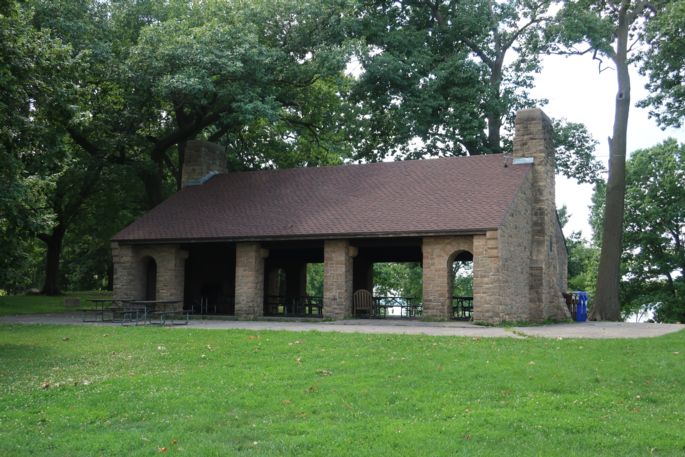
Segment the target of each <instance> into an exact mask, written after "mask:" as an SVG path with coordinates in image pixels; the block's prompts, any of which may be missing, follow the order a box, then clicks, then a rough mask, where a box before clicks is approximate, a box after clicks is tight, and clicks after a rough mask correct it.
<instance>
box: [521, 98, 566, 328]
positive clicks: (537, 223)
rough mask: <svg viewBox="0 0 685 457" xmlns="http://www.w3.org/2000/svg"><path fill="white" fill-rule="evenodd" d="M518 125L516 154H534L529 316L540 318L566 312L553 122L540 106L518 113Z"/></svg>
mask: <svg viewBox="0 0 685 457" xmlns="http://www.w3.org/2000/svg"><path fill="white" fill-rule="evenodd" d="M515 129H516V131H515V136H514V152H513V156H514V157H515V158H518V157H532V158H533V174H532V192H533V195H532V221H531V253H530V264H529V280H528V284H529V302H530V316H529V320H530V321H532V322H541V321H544V320H545V319H548V318H560V317H563V316H565V315H566V313H567V311H566V307H565V306H564V305H563V302H562V296H561V292H562V291H565V289H566V284H565V283H563V284H562V282H563V277H564V276H565V274H564V273H563V271H562V270H564V269H565V268H564V267H563V266H561V265H560V263H559V259H558V254H559V252H558V249H557V245H558V242H557V239H558V238H557V226H558V219H557V216H556V202H555V188H554V185H555V182H554V173H555V159H554V145H553V140H552V123H551V121H550V120H549V118H548V117H547V116H546V115H545V114H544V113H543V112H542V111H541V110H539V109H527V110H521V111H519V112H518V113H517V115H516V123H515Z"/></svg>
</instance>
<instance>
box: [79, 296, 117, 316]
mask: <svg viewBox="0 0 685 457" xmlns="http://www.w3.org/2000/svg"><path fill="white" fill-rule="evenodd" d="M86 301H88V302H90V303H92V305H91V306H88V307H84V308H81V310H80V311H81V315H82V318H83V322H104V321H105V313H106V312H108V311H111V309H112V308H114V302H115V301H114V300H113V299H111V298H89V299H87V300H86ZM107 304H109V306H106V305H107Z"/></svg>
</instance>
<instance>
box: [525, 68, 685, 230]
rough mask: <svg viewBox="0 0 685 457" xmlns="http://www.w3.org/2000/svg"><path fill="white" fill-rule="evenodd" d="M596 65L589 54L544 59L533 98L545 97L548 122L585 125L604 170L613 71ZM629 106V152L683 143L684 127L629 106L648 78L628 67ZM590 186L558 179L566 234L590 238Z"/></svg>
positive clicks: (611, 116) (641, 94) (613, 90)
mask: <svg viewBox="0 0 685 457" xmlns="http://www.w3.org/2000/svg"><path fill="white" fill-rule="evenodd" d="M597 64H598V62H597V61H593V60H592V57H591V56H573V57H568V58H567V57H562V56H546V57H545V58H544V59H543V69H542V72H541V73H540V74H539V75H538V77H537V78H536V84H535V89H534V90H533V92H532V95H533V96H534V97H536V98H546V99H548V100H549V103H548V104H547V105H546V106H543V107H542V109H543V110H544V111H545V113H547V115H548V116H550V117H553V118H566V119H567V120H569V121H572V122H582V123H584V124H585V125H586V126H587V128H588V130H589V131H590V133H592V135H593V136H594V137H595V139H596V140H597V141H599V144H598V145H597V149H596V151H595V156H596V157H597V159H598V160H600V161H601V162H602V163H604V166H605V168H606V167H608V159H609V144H608V141H607V138H608V137H609V136H611V132H612V127H613V119H614V100H615V97H616V72H615V71H614V70H613V69H606V70H604V71H602V73H599V71H598V66H597ZM630 76H631V103H632V104H633V106H631V108H630V115H629V118H628V154H630V153H631V152H632V151H635V150H638V149H644V148H648V147H650V146H654V145H655V144H658V143H660V142H662V141H663V140H665V139H666V138H669V137H673V138H676V139H677V140H678V141H680V142H681V143H685V129H683V128H680V129H668V130H666V131H663V130H661V129H660V128H659V127H658V126H657V124H656V122H655V121H654V120H653V119H649V116H648V110H647V109H642V108H637V107H636V106H634V104H635V103H636V102H638V101H639V100H641V99H643V98H645V96H646V95H647V94H648V92H647V90H646V89H645V88H644V86H645V83H646V81H647V79H646V78H645V77H643V76H641V75H639V74H638V72H637V71H636V69H635V68H633V69H631V72H630ZM591 197H592V186H591V185H589V184H583V185H578V184H577V183H576V182H575V181H571V180H568V179H566V178H564V177H563V176H557V185H556V200H557V207H561V206H562V205H566V206H567V207H568V211H569V213H570V215H571V219H570V220H569V222H568V224H567V225H566V227H565V228H564V232H565V234H566V235H567V236H568V235H569V234H570V233H571V232H572V231H581V232H582V233H583V236H584V237H585V238H587V239H589V238H590V237H591V235H592V232H591V230H590V226H589V224H588V216H589V214H590V211H589V206H590V205H591Z"/></svg>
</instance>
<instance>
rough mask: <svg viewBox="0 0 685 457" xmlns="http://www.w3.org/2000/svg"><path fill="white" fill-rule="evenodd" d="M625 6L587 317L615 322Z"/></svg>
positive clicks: (624, 120) (626, 89) (626, 96)
mask: <svg viewBox="0 0 685 457" xmlns="http://www.w3.org/2000/svg"><path fill="white" fill-rule="evenodd" d="M629 26H630V24H629V23H628V20H627V11H626V8H625V7H624V8H622V9H621V11H620V14H619V21H618V26H617V28H616V38H617V43H616V54H615V55H614V56H613V60H614V64H615V65H616V75H617V80H618V93H617V94H616V107H615V111H614V128H613V136H612V138H610V139H609V178H608V180H607V192H606V205H605V206H604V226H603V229H602V250H601V253H600V257H599V270H598V274H597V289H596V290H597V293H596V296H595V299H594V301H593V303H592V310H591V312H590V316H589V318H590V319H591V320H609V321H618V320H620V318H621V305H620V303H619V282H620V277H621V268H620V267H621V253H622V250H623V213H624V205H625V201H624V200H625V191H626V139H627V131H628V113H629V111H630V75H629V74H628V59H627V52H628V31H629Z"/></svg>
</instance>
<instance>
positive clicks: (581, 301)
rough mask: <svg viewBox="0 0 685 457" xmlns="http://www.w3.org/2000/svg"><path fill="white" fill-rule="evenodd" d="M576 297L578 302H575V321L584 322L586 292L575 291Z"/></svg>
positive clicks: (585, 315) (585, 316)
mask: <svg viewBox="0 0 685 457" xmlns="http://www.w3.org/2000/svg"><path fill="white" fill-rule="evenodd" d="M576 296H577V297H578V304H576V322H585V321H586V320H587V301H588V295H587V292H583V291H581V290H579V291H577V292H576Z"/></svg>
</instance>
